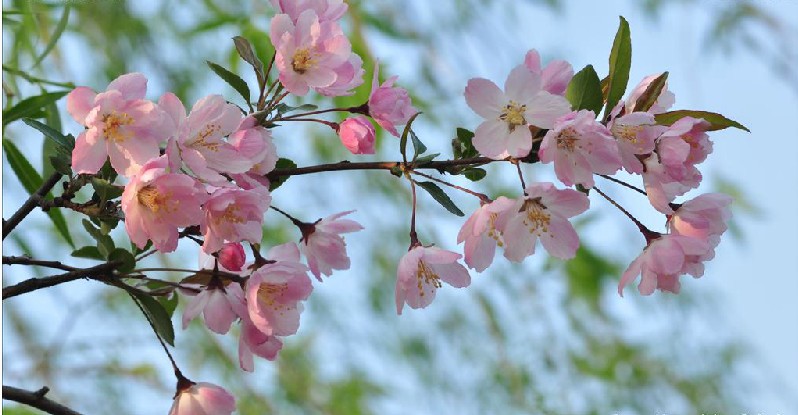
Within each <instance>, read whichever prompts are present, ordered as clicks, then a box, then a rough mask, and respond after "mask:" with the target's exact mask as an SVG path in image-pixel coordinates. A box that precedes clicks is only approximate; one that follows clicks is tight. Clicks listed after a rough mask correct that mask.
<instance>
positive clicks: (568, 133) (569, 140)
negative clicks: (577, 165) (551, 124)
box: [557, 127, 579, 151]
mask: <svg viewBox="0 0 798 415" xmlns="http://www.w3.org/2000/svg"><path fill="white" fill-rule="evenodd" d="M578 141H579V134H577V133H576V130H574V129H573V127H566V128H565V129H563V130H562V131H560V133H559V134H558V135H557V148H559V149H560V150H566V151H574V149H575V148H576V143H577V142H578Z"/></svg>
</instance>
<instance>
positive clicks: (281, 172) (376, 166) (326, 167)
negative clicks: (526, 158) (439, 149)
mask: <svg viewBox="0 0 798 415" xmlns="http://www.w3.org/2000/svg"><path fill="white" fill-rule="evenodd" d="M494 161H501V160H494V159H491V158H487V157H474V158H468V159H457V160H440V161H428V162H425V163H418V164H416V165H415V166H413V169H435V170H439V171H440V170H445V169H446V168H447V167H455V166H467V165H477V164H478V165H482V164H488V163H492V162H494ZM402 164H403V163H402V162H401V161H374V162H361V163H352V162H349V161H342V162H338V163H331V164H319V165H316V166H308V167H298V168H295V169H274V170H272V171H271V173H269V174H267V175H266V177H267V178H268V179H269V180H274V179H276V178H278V177H283V176H298V175H302V174H312V173H320V172H325V171H342V170H391V169H394V168H397V167H399V166H401V165H402Z"/></svg>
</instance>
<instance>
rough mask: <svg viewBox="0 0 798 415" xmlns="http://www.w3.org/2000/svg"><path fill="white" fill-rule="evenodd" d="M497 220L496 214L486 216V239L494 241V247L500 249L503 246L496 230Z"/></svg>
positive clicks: (502, 240)
mask: <svg viewBox="0 0 798 415" xmlns="http://www.w3.org/2000/svg"><path fill="white" fill-rule="evenodd" d="M498 218H499V214H498V213H491V214H490V215H489V216H488V232H487V234H488V237H490V238H492V239H493V240H494V241H496V245H498V246H500V247H502V246H504V239H503V238H502V235H501V233H499V231H498V230H497V229H496V219H498Z"/></svg>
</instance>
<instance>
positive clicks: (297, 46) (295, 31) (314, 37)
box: [270, 9, 352, 96]
mask: <svg viewBox="0 0 798 415" xmlns="http://www.w3.org/2000/svg"><path fill="white" fill-rule="evenodd" d="M270 35H271V41H272V45H274V47H275V49H276V55H275V65H276V66H277V69H278V70H279V72H280V76H279V79H280V83H281V84H283V86H284V87H285V89H286V90H287V91H288V92H290V93H292V94H294V95H299V96H303V95H305V94H307V93H308V91H309V89H310V88H314V89H318V88H327V87H333V85H335V84H336V81H337V80H338V78H339V77H347V75H348V73H349V72H348V68H349V67H348V66H347V65H350V66H351V62H350V57H351V55H352V45H351V44H350V43H349V39H347V38H346V36H344V34H343V31H342V30H341V27H340V26H338V23H336V22H334V21H326V20H320V19H319V17H318V15H317V14H316V12H315V11H313V10H312V9H307V10H304V11H302V12H301V13H300V14H299V17H298V18H297V19H296V22H294V21H293V20H292V19H291V17H289V16H288V15H287V14H278V15H276V16H274V18H273V19H272V22H271V28H270Z"/></svg>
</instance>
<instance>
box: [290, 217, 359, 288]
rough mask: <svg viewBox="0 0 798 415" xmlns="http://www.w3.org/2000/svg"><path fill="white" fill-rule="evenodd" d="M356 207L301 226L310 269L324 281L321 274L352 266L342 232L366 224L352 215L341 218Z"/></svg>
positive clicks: (356, 229)
mask: <svg viewBox="0 0 798 415" xmlns="http://www.w3.org/2000/svg"><path fill="white" fill-rule="evenodd" d="M352 212H354V210H350V211H347V212H341V213H336V214H334V215H330V216H328V217H326V218H324V219H320V220H319V221H317V222H316V223H312V224H303V225H302V226H301V230H302V239H301V240H300V243H299V248H300V250H301V251H302V253H303V254H305V257H306V258H307V260H308V267H310V272H311V273H313V275H315V276H316V279H318V280H319V281H321V274H324V275H326V276H328V277H329V276H330V275H332V273H333V270H335V269H340V270H343V269H349V262H350V261H349V256H348V255H347V253H346V242H345V241H344V238H343V237H342V236H341V234H343V233H349V232H356V231H359V230H362V229H363V226H362V225H361V224H359V223H357V222H355V221H353V220H351V219H341V217H343V216H346V215H348V214H350V213H352Z"/></svg>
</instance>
